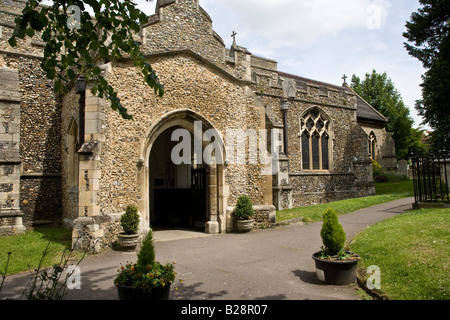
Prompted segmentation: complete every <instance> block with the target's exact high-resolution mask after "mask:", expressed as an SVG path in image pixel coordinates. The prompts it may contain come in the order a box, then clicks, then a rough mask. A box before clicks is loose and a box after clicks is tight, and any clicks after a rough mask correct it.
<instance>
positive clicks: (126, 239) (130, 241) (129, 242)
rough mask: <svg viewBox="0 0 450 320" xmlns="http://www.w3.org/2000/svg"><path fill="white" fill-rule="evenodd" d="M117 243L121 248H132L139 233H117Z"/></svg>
mask: <svg viewBox="0 0 450 320" xmlns="http://www.w3.org/2000/svg"><path fill="white" fill-rule="evenodd" d="M118 238H119V245H120V247H121V248H122V249H123V250H127V251H131V250H134V249H135V248H136V246H137V244H138V242H139V234H137V233H136V234H125V233H119V236H118Z"/></svg>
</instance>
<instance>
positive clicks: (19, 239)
mask: <svg viewBox="0 0 450 320" xmlns="http://www.w3.org/2000/svg"><path fill="white" fill-rule="evenodd" d="M49 241H51V244H50V246H49V252H48V254H47V256H46V257H45V258H44V261H43V265H42V266H43V267H50V266H53V265H54V264H57V263H59V262H60V260H61V255H62V253H63V251H64V249H65V248H67V247H69V248H70V246H71V242H72V232H71V231H70V230H67V229H64V228H38V229H35V230H33V231H27V232H26V233H25V234H23V235H16V236H6V237H0V272H4V271H5V266H6V261H7V259H8V252H11V257H10V260H9V265H8V270H7V274H6V276H8V275H11V274H17V273H20V272H24V271H33V270H34V269H35V268H37V267H38V265H39V261H40V260H41V258H42V255H43V252H44V250H45V248H46V247H47V245H48V243H49Z"/></svg>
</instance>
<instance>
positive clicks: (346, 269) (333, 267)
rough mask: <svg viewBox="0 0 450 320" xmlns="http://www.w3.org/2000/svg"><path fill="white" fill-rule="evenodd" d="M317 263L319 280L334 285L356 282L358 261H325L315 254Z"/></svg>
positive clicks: (314, 257)
mask: <svg viewBox="0 0 450 320" xmlns="http://www.w3.org/2000/svg"><path fill="white" fill-rule="evenodd" d="M312 257H313V259H314V261H315V263H316V272H317V279H319V280H320V281H322V282H325V283H327V284H332V285H338V286H342V285H349V284H352V283H354V282H355V281H356V270H357V267H358V261H359V257H358V256H357V257H358V259H353V260H343V261H341V260H337V261H332V260H323V259H320V254H319V252H316V253H315V254H313V256H312Z"/></svg>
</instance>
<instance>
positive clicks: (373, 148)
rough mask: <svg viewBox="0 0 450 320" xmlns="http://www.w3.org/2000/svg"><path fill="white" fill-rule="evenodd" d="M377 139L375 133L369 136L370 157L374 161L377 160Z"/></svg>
mask: <svg viewBox="0 0 450 320" xmlns="http://www.w3.org/2000/svg"><path fill="white" fill-rule="evenodd" d="M377 147H378V144H377V137H376V136H375V133H373V132H371V133H370V136H369V155H370V157H371V158H372V160H375V159H376V156H377Z"/></svg>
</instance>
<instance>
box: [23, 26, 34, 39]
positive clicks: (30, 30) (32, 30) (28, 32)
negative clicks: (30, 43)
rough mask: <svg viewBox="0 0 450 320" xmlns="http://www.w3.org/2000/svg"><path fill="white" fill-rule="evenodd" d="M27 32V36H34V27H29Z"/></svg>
mask: <svg viewBox="0 0 450 320" xmlns="http://www.w3.org/2000/svg"><path fill="white" fill-rule="evenodd" d="M25 33H26V34H27V36H29V37H30V38H32V37H34V33H35V31H34V29H33V28H28V29H27V30H26V31H25Z"/></svg>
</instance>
